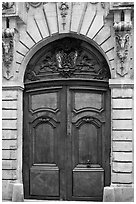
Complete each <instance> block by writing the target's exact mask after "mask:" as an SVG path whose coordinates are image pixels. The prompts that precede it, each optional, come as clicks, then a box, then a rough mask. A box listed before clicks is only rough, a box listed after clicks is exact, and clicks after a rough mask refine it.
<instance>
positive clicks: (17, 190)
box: [12, 183, 24, 202]
mask: <svg viewBox="0 0 136 204" xmlns="http://www.w3.org/2000/svg"><path fill="white" fill-rule="evenodd" d="M23 201H24V191H23V184H21V183H15V184H14V185H13V194H12V202H23Z"/></svg>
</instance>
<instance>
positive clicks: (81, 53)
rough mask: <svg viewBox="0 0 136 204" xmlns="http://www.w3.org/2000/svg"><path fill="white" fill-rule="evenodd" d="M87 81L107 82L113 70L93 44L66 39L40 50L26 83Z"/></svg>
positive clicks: (33, 59) (30, 65)
mask: <svg viewBox="0 0 136 204" xmlns="http://www.w3.org/2000/svg"><path fill="white" fill-rule="evenodd" d="M58 78H59V79H64V78H65V79H66V78H69V79H72V78H78V79H79V78H85V79H92V80H102V81H107V80H108V79H109V78H110V70H109V66H108V64H107V61H106V60H105V58H104V57H103V55H102V54H101V53H100V51H98V49H96V48H95V46H93V45H92V44H90V43H88V42H87V41H83V40H82V39H77V38H74V37H64V38H61V39H58V40H56V41H53V42H50V43H49V44H47V45H45V46H43V47H42V48H41V49H39V50H38V51H37V52H36V53H35V54H34V55H33V57H32V58H31V59H30V61H29V63H28V64H27V67H26V71H25V76H24V82H25V84H26V83H31V82H35V81H45V80H48V79H52V80H55V79H58Z"/></svg>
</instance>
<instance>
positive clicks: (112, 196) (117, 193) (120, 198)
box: [103, 186, 134, 202]
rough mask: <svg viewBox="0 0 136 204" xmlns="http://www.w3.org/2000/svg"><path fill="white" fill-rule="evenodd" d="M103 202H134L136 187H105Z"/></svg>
mask: <svg viewBox="0 0 136 204" xmlns="http://www.w3.org/2000/svg"><path fill="white" fill-rule="evenodd" d="M103 202H134V188H133V187H112V186H110V187H104V194H103Z"/></svg>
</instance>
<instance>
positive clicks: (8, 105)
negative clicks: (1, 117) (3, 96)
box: [2, 101, 17, 110]
mask: <svg viewBox="0 0 136 204" xmlns="http://www.w3.org/2000/svg"><path fill="white" fill-rule="evenodd" d="M2 109H11V110H12V109H17V101H2Z"/></svg>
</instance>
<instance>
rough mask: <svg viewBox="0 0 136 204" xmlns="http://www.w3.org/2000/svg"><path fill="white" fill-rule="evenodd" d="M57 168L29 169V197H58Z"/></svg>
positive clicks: (41, 167)
mask: <svg viewBox="0 0 136 204" xmlns="http://www.w3.org/2000/svg"><path fill="white" fill-rule="evenodd" d="M59 186H60V185H59V169H58V167H51V166H50V167H43V166H32V167H31V168H30V195H32V196H43V197H45V196H46V197H50V196H60V194H59Z"/></svg>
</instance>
